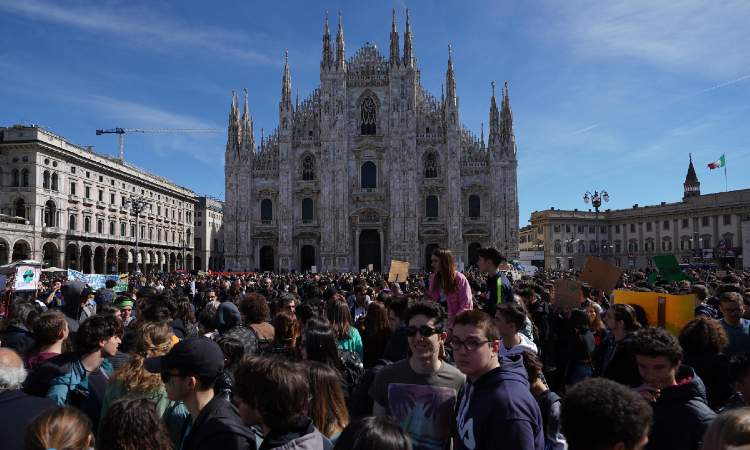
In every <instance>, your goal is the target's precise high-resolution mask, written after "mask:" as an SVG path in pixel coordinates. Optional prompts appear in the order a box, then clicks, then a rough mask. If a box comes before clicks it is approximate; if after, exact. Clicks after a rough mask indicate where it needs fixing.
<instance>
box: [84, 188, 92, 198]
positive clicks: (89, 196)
mask: <svg viewBox="0 0 750 450" xmlns="http://www.w3.org/2000/svg"><path fill="white" fill-rule="evenodd" d="M83 190H84V191H85V192H86V198H88V199H90V198H91V187H90V186H86V187H84V188H83Z"/></svg>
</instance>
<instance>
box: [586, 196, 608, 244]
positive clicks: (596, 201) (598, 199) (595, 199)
mask: <svg viewBox="0 0 750 450" xmlns="http://www.w3.org/2000/svg"><path fill="white" fill-rule="evenodd" d="M602 200H604V202H605V203H607V202H609V193H607V191H605V190H602V191H601V192H599V191H594V193H593V194H592V193H591V192H590V191H586V193H585V194H583V203H585V204H587V205H588V204H589V201H591V205H592V206H593V207H594V211H596V215H595V216H594V227H595V228H596V229H595V230H594V231H595V236H596V256H600V255H601V244H600V242H599V207H600V206H602Z"/></svg>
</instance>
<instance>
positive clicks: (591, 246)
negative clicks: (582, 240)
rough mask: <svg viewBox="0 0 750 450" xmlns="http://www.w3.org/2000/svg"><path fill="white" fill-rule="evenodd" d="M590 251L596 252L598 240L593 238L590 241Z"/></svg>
mask: <svg viewBox="0 0 750 450" xmlns="http://www.w3.org/2000/svg"><path fill="white" fill-rule="evenodd" d="M589 251H590V252H591V253H596V241H594V240H592V241H591V242H589Z"/></svg>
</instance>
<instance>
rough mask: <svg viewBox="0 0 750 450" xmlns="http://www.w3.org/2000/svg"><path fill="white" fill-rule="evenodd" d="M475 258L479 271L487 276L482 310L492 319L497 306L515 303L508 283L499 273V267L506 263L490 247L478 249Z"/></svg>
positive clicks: (503, 275)
mask: <svg viewBox="0 0 750 450" xmlns="http://www.w3.org/2000/svg"><path fill="white" fill-rule="evenodd" d="M477 256H478V261H477V265H478V266H479V270H481V271H482V272H483V273H486V274H487V282H486V286H487V293H486V294H485V300H484V305H483V306H484V307H483V309H484V311H485V312H486V313H487V314H489V315H490V317H494V316H495V308H497V305H499V304H501V303H503V302H512V301H515V300H514V298H513V288H512V286H511V284H510V281H509V280H508V277H507V276H506V275H505V274H504V273H503V272H501V271H500V265H501V264H504V263H506V259H505V257H504V256H503V255H501V254H500V252H499V251H497V250H496V249H494V248H492V247H488V248H480V249H479V250H478V251H477Z"/></svg>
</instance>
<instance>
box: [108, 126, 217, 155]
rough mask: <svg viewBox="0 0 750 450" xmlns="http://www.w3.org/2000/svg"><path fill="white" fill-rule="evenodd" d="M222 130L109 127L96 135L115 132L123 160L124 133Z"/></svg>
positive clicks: (208, 131)
mask: <svg viewBox="0 0 750 450" xmlns="http://www.w3.org/2000/svg"><path fill="white" fill-rule="evenodd" d="M221 131H222V130H217V129H211V128H154V129H147V128H110V129H107V130H102V129H99V130H96V135H97V136H101V135H103V134H116V135H117V145H118V147H119V156H120V161H124V160H125V133H219V132H221Z"/></svg>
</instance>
